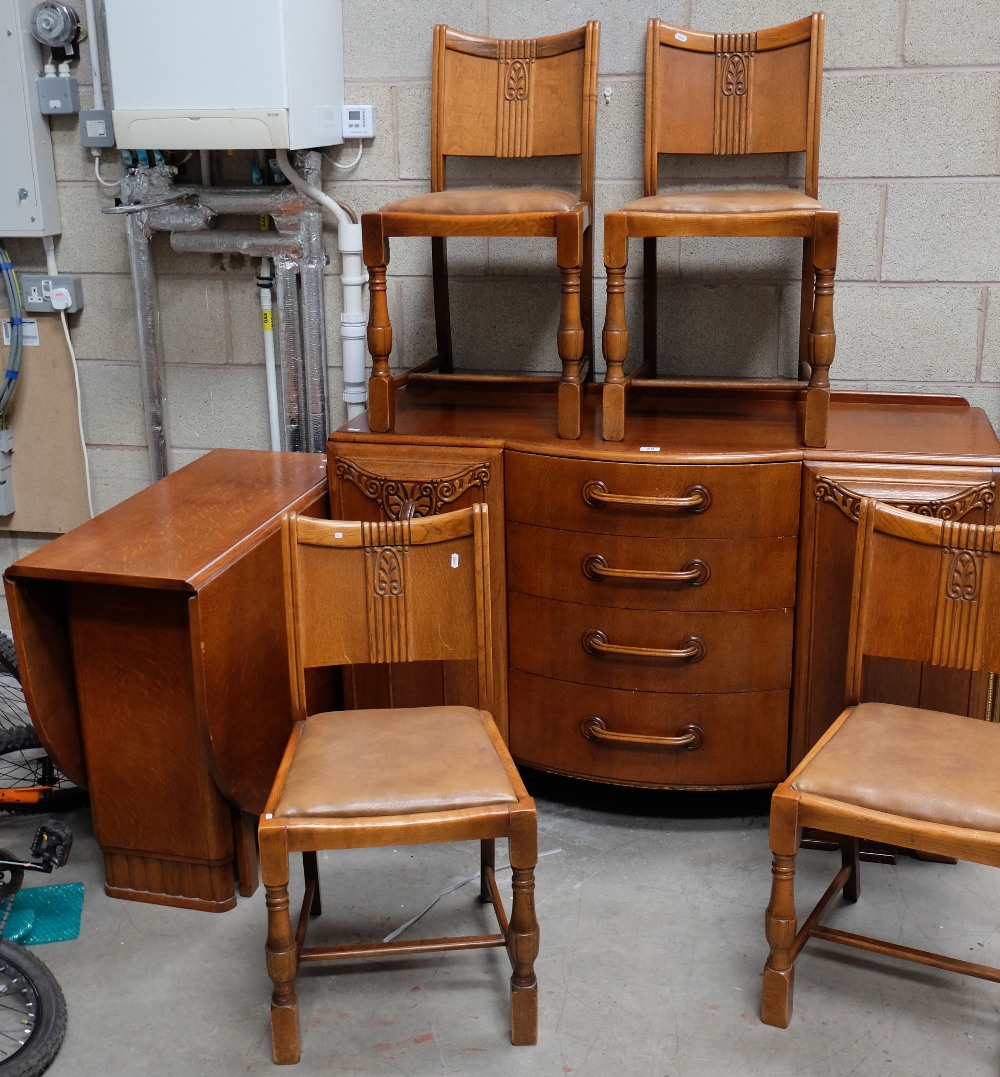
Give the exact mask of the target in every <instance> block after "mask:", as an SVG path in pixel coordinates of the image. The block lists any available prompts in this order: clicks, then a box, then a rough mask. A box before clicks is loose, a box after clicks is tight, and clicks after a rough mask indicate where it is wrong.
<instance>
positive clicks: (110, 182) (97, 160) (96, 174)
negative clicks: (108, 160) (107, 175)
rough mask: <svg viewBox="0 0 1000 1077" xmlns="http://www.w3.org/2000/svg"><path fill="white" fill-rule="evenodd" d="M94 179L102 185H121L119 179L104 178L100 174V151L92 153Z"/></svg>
mask: <svg viewBox="0 0 1000 1077" xmlns="http://www.w3.org/2000/svg"><path fill="white" fill-rule="evenodd" d="M94 179H96V180H97V182H98V183H99V184H100V185H101V186H102V187H118V186H120V185H121V182H122V181H121V180H120V179H119V180H106V179H104V178H103V177H102V176H101V155H100V153H96V154H94Z"/></svg>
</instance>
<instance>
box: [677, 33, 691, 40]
mask: <svg viewBox="0 0 1000 1077" xmlns="http://www.w3.org/2000/svg"><path fill="white" fill-rule="evenodd" d="M674 37H675V38H677V40H678V41H687V39H688V36H687V34H674Z"/></svg>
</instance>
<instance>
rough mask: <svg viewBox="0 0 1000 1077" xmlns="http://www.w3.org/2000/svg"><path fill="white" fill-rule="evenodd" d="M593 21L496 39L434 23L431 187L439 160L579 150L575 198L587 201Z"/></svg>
mask: <svg viewBox="0 0 1000 1077" xmlns="http://www.w3.org/2000/svg"><path fill="white" fill-rule="evenodd" d="M598 38H599V24H598V23H597V22H596V21H594V20H592V21H590V22H588V23H587V25H586V26H582V27H580V28H579V29H578V30H570V31H568V32H567V33H564V34H556V35H553V36H551V37H538V38H526V39H523V40H500V39H497V38H492V37H476V36H475V35H473V34H465V33H462V32H461V31H459V30H453V29H452V28H451V27H449V26H444V25H439V26H435V27H434V61H433V82H432V88H431V190H432V191H443V190H444V189H445V161H446V158H447V157H448V156H449V155H455V156H463V157H496V158H504V157H507V158H510V157H553V156H563V155H571V156H579V158H580V199H581V201H584V202H591V203H592V202H593V176H594V126H595V123H596V117H597V49H598Z"/></svg>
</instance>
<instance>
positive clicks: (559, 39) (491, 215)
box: [361, 20, 600, 438]
mask: <svg viewBox="0 0 1000 1077" xmlns="http://www.w3.org/2000/svg"><path fill="white" fill-rule="evenodd" d="M599 36H600V25H599V23H597V22H596V21H593V20H592V21H591V22H588V23H587V24H586V26H581V27H580V28H579V29H576V30H570V31H568V32H566V33H563V34H556V35H553V36H551V37H538V38H523V39H514V40H504V39H499V38H492V37H478V36H476V35H474V34H466V33H462V32H461V31H459V30H454V29H452V28H451V27H449V26H443V25H441V26H436V27H435V28H434V54H433V73H432V82H431V190H430V193H429V194H422V195H416V196H415V197H412V198H404V199H401V200H400V201H397V202H391V203H389V204H388V205H385V206H382V207H381V209H379V210H377V211H374V212H371V213H365V214H363V215H362V218H361V234H362V242H363V247H364V260H365V265H366V266H367V267H368V273H369V291H370V295H371V306H370V311H369V318H368V350H369V351H370V352H371V355H372V376H371V379H370V381H369V385H368V423H369V426H370V428H371V429H372V430H375V431H390V430H393V429H394V427H395V415H396V411H395V393H396V390H397V389H398V388H400V387H402V386H403V385H408V384H409V385H411V386H412V387H416V384H417V383H418V382H423V383H427V382H433V383H435V384H438V385H441V384H445V385H447V384H451V385H453V386H461V385H462V384H465V385H466V386H467V385H468V384H469V383H470V382H477V381H478V382H483V381H487V382H489V383H492V384H507V383H512V384H519V385H522V386H524V387H527V386H531V387H533V388H539V387H541V388H543V389H544V387H545V386H546V385H549V386H552V385H555V386H556V426H557V430H558V433H559V436H560V437H564V438H578V437H579V436H580V422H581V408H582V401H583V396H582V394H583V385H584V383H585V382H586V381H588V380H590V379H591V378H592V360H593V320H594V317H593V238H592V229H591V224H592V221H593V215H594V205H593V203H594V130H595V124H596V119H597V50H598V41H599ZM554 156H569V157H576V158H578V159H579V168H580V171H579V188H578V190H577V191H567V190H553V189H550V188H548V187H527V186H516V187H515V186H502V187H497V186H494V187H479V186H464V187H454V186H451V187H449V186H448V183H447V169H448V160H449V158H453V157H479V158H483V157H486V158H493V159H494V160H497V161H502V160H507V161H509V160H510V159H513V158H532V157H554ZM394 236H427V237H429V238H430V240H431V269H432V273H433V281H434V326H435V336H436V346H437V351H436V354H435V355H434V356H433V357H431V358H430V359H428V360H427V361H426V362H422V363H418V364H416V365H413V366H411V367H410V369H408V370H404V371H402V372H400V373H395V374H394V373H393V372H392V371H391V369H390V366H389V357H390V354H391V352H392V344H393V339H392V323H391V321H390V318H389V307H388V302H387V299H386V270H387V266H388V263H389V240H390V238H391V237H394ZM449 236H484V237H491V236H495V237H505V236H525V237H536V238H548V239H555V241H556V242H555V254H556V264H557V266H558V269H559V275H560V307H559V328H558V331H557V333H556V340H555V341H554V343H555V350H556V351H557V353H558V356H559V361H560V366H561V372H560V373H559V374H558V375H556V374H536V373H529V372H527V371H526V370H524V369H521V368H517V367H515V369H513V370H494V371H486V370H483V369H474V368H472V367H471V366H469V365H466V367H465V368H464V369H463V370H461V371H459V370H456V365H455V357H454V354H453V348H452V336H451V301H450V297H449V290H448V254H447V241H448V237H449ZM553 298H554V296H553ZM533 300H534V297H532V301H533ZM513 350H514V349H512V351H513ZM511 361H516V357H515V356H503V357H501V363H502V364H503V363H506V362H511ZM522 366H523V364H522Z"/></svg>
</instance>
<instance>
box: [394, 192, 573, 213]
mask: <svg viewBox="0 0 1000 1077" xmlns="http://www.w3.org/2000/svg"><path fill="white" fill-rule="evenodd" d="M579 201H580V197H579V195H575V194H573V193H572V192H571V191H555V190H548V189H547V188H544V187H519V188H499V189H494V188H464V189H459V190H452V191H433V192H431V193H430V194H420V195H416V196H415V197H413V198H402V199H400V200H399V201H398V202H391V203H390V204H389V205H387V206H383V207H382V208H381V210H379V212H380V213H454V214H461V215H468V216H473V215H478V214H488V213H567V212H568V211H569V210H571V209H572V208H573V207H574V206H575V205H576V204H577V203H578V202H579Z"/></svg>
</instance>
